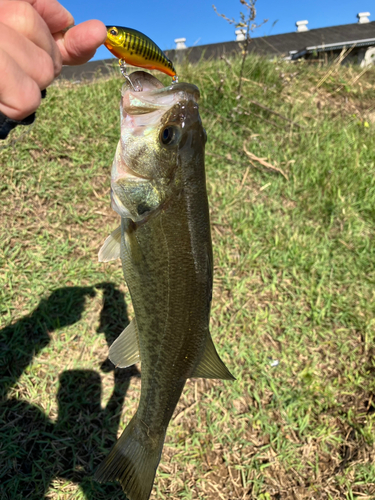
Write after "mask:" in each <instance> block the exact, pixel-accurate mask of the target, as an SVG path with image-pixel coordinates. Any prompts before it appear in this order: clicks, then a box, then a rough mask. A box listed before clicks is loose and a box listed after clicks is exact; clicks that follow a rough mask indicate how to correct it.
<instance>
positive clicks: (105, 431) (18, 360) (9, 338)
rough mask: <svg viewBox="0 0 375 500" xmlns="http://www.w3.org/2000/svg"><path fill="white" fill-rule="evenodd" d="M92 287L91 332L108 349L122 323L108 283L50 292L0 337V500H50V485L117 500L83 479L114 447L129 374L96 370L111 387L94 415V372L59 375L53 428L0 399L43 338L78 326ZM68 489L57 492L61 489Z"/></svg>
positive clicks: (121, 309) (32, 411)
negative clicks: (106, 375) (96, 299)
mask: <svg viewBox="0 0 375 500" xmlns="http://www.w3.org/2000/svg"><path fill="white" fill-rule="evenodd" d="M99 288H101V289H102V290H103V308H102V311H101V315H100V325H99V328H98V333H99V332H100V333H104V334H105V336H106V340H107V342H108V344H111V343H112V342H113V340H114V339H115V338H116V337H117V336H118V335H119V333H121V331H122V330H123V328H124V327H125V326H126V324H127V322H128V318H127V311H126V304H125V301H124V296H123V294H122V293H121V292H120V291H119V290H117V289H116V288H115V287H114V286H113V284H111V283H101V284H99V285H96V286H95V287H66V288H61V289H59V290H56V291H55V292H53V293H52V294H51V295H50V297H49V298H48V299H43V300H42V301H41V302H40V304H39V306H38V307H37V308H36V309H35V311H33V312H32V313H31V314H29V315H28V316H25V317H24V318H22V319H21V320H19V321H18V322H17V323H15V324H14V325H11V326H8V327H5V328H4V329H3V330H1V331H0V341H1V346H0V348H1V358H0V362H1V363H0V387H1V389H0V390H1V392H0V394H1V402H0V498H1V500H11V499H12V500H16V499H17V500H18V499H21V498H22V499H32V500H42V499H43V498H53V496H50V495H51V494H52V492H50V494H49V495H48V497H46V496H45V495H46V492H47V490H48V488H49V485H50V484H51V481H52V480H53V479H55V478H59V479H60V480H62V481H63V480H64V479H66V480H69V481H72V482H74V483H76V484H79V485H80V487H81V489H82V490H83V491H84V493H85V496H86V498H87V499H88V500H99V499H111V500H115V499H117V498H118V499H124V495H123V493H122V490H121V488H120V486H119V485H117V484H116V485H110V486H108V485H104V486H103V485H99V484H97V483H95V482H94V481H93V480H92V479H91V476H92V474H93V471H94V470H95V468H96V467H97V466H98V465H99V463H100V461H101V460H102V459H103V458H104V454H105V453H106V452H108V450H109V449H110V448H111V447H112V445H113V444H114V442H115V441H116V436H117V430H118V426H119V422H120V417H121V410H122V407H123V403H124V399H125V396H126V392H127V389H128V387H129V383H130V378H131V377H132V376H134V375H138V371H137V370H136V368H134V367H133V368H129V369H127V370H117V369H116V370H114V368H113V365H112V364H111V363H110V362H109V361H108V362H105V363H104V364H103V366H102V369H103V370H104V371H110V370H114V381H115V384H114V389H113V392H112V395H111V397H110V399H109V401H108V404H107V406H106V408H105V409H102V408H101V391H102V387H101V379H100V375H99V374H98V373H96V372H95V371H92V370H69V371H65V372H63V373H61V374H60V377H59V389H58V393H57V398H58V416H57V419H56V421H52V420H50V419H49V418H48V417H47V416H46V415H45V413H44V412H43V411H42V410H41V409H40V408H39V407H37V406H36V405H32V404H30V403H27V402H26V401H22V400H19V399H7V398H6V393H7V391H8V390H9V388H10V387H11V386H13V385H14V384H15V383H16V382H17V380H18V378H19V377H20V376H21V374H22V372H23V371H24V370H25V368H26V367H27V366H28V364H29V363H30V362H31V361H32V359H33V356H34V355H36V354H38V353H39V352H40V350H41V349H43V348H44V347H45V346H46V345H47V344H48V343H49V341H50V336H49V333H50V332H52V331H53V330H56V329H58V328H62V327H63V326H67V325H71V324H73V323H75V322H77V321H79V320H80V319H81V315H82V312H83V311H84V308H85V298H86V297H87V296H90V297H93V296H94V295H95V293H96V291H95V290H97V289H99ZM101 453H103V454H101ZM62 484H63V482H61V481H60V485H62ZM60 485H59V488H60ZM69 487H70V485H69V484H67V485H64V490H65V489H67V488H69ZM52 495H53V494H52Z"/></svg>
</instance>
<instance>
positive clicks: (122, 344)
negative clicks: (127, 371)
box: [108, 319, 141, 368]
mask: <svg viewBox="0 0 375 500" xmlns="http://www.w3.org/2000/svg"><path fill="white" fill-rule="evenodd" d="M108 357H109V359H110V360H111V361H112V363H113V364H114V365H115V366H116V367H119V368H127V367H128V366H132V365H134V363H138V361H140V360H141V357H140V354H139V341H138V329H137V324H136V322H135V320H134V319H133V320H132V321H131V322H130V323H129V324H128V326H127V327H126V328H125V330H124V331H123V332H122V333H121V334H120V336H119V337H118V338H117V339H116V340H115V341H114V342H113V344H112V345H111V347H110V348H109V355H108Z"/></svg>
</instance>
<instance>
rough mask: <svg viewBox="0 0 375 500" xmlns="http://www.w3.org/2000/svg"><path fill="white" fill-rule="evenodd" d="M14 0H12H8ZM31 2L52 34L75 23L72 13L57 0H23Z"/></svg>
mask: <svg viewBox="0 0 375 500" xmlns="http://www.w3.org/2000/svg"><path fill="white" fill-rule="evenodd" d="M8 1H12V0H8ZM23 1H24V2H27V3H29V4H31V5H32V6H33V7H34V9H35V10H36V11H37V12H38V14H39V15H40V17H42V18H43V19H44V21H45V22H46V24H47V26H48V28H49V30H50V32H51V33H52V34H54V33H57V32H58V31H62V30H64V29H66V28H67V27H68V26H72V25H73V24H74V18H73V16H72V14H71V13H70V12H69V11H68V10H67V9H66V8H65V7H63V6H62V5H61V3H59V2H58V1H57V0H23Z"/></svg>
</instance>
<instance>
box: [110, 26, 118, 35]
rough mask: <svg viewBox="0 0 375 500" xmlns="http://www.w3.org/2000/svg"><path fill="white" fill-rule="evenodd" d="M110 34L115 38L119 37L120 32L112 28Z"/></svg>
mask: <svg viewBox="0 0 375 500" xmlns="http://www.w3.org/2000/svg"><path fill="white" fill-rule="evenodd" d="M109 32H110V34H111V35H113V36H117V35H118V30H117V29H116V28H112V29H111V30H109Z"/></svg>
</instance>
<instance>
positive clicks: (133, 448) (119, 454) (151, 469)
mask: <svg viewBox="0 0 375 500" xmlns="http://www.w3.org/2000/svg"><path fill="white" fill-rule="evenodd" d="M143 427H145V428H143ZM164 437H165V436H164V434H162V435H161V436H155V437H154V439H152V438H151V437H149V436H148V429H147V426H145V424H142V422H141V420H139V419H138V418H137V414H135V415H134V417H133V418H132V420H131V421H130V422H129V425H128V426H127V427H126V428H125V430H124V432H123V433H122V435H121V437H120V439H119V440H118V441H117V443H116V444H115V446H114V447H113V448H112V450H111V452H110V453H109V455H108V456H107V457H106V458H105V459H104V461H103V462H102V463H101V464H100V466H99V468H98V469H97V471H96V472H95V474H94V479H95V480H96V481H98V482H99V483H105V482H107V481H116V480H118V481H119V482H120V483H121V486H122V488H123V490H124V492H125V494H126V496H127V497H128V499H129V500H148V498H149V497H150V494H151V490H152V486H153V484H154V478H155V474H156V469H157V468H158V465H159V462H160V457H161V452H162V450H163V444H164ZM156 438H157V439H156Z"/></svg>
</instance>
